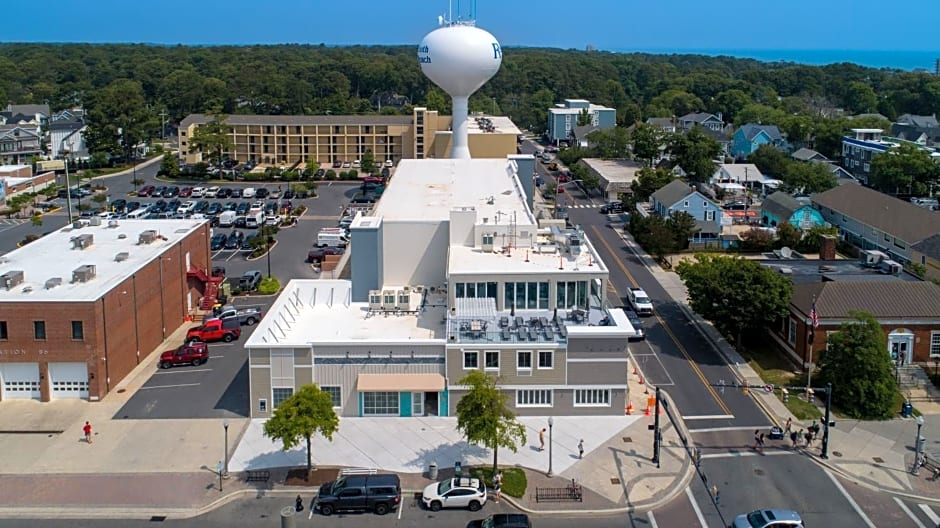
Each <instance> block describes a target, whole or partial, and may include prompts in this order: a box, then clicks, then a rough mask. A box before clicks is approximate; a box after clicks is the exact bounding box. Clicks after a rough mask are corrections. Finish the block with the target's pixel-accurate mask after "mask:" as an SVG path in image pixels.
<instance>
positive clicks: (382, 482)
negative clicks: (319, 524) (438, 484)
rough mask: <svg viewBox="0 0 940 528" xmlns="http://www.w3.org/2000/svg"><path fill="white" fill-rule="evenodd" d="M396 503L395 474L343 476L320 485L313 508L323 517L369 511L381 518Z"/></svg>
mask: <svg viewBox="0 0 940 528" xmlns="http://www.w3.org/2000/svg"><path fill="white" fill-rule="evenodd" d="M400 504H401V480H400V479H399V478H398V475H392V474H382V475H345V476H341V477H340V478H338V479H336V480H334V481H333V482H327V483H326V484H323V485H322V486H320V492H319V493H318V494H317V498H316V499H315V500H314V502H313V509H314V511H319V512H320V513H322V514H323V515H333V512H337V511H373V512H375V513H376V514H378V515H385V514H386V513H388V512H390V511H392V510H394V509H396V508H398V506H399V505H400Z"/></svg>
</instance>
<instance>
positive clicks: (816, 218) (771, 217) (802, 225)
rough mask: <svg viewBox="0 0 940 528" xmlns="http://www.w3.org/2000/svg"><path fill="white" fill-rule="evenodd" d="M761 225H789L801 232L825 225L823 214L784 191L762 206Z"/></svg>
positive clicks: (777, 193) (774, 194)
mask: <svg viewBox="0 0 940 528" xmlns="http://www.w3.org/2000/svg"><path fill="white" fill-rule="evenodd" d="M760 223H761V225H764V226H767V227H777V226H780V225H783V224H784V223H789V224H790V225H792V226H793V227H795V228H797V229H799V230H800V231H806V230H809V229H812V228H814V227H817V226H821V225H825V224H826V221H825V219H823V217H822V214H821V213H820V212H819V211H818V210H816V209H814V208H813V206H812V205H810V204H808V203H803V202H800V201H799V200H797V199H796V198H794V197H793V196H790V194H788V193H785V192H783V191H777V192H775V193H773V194H771V195H770V196H768V197H767V198H765V199H764V201H763V202H761V204H760Z"/></svg>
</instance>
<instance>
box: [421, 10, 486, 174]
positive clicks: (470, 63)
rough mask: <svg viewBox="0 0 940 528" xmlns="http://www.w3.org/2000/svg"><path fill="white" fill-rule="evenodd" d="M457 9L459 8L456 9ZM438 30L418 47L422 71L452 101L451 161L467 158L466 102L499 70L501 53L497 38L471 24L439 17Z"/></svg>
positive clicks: (468, 155)
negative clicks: (452, 159)
mask: <svg viewBox="0 0 940 528" xmlns="http://www.w3.org/2000/svg"><path fill="white" fill-rule="evenodd" d="M458 10H459V8H458ZM438 23H439V24H440V25H441V27H439V28H437V29H435V30H434V31H432V32H430V33H428V34H427V35H426V36H425V37H424V40H422V41H421V45H420V46H419V47H418V62H419V63H420V64H421V71H422V72H424V74H425V75H427V76H428V78H429V79H431V81H432V82H433V83H434V84H436V85H438V86H440V87H441V89H442V90H444V91H445V92H447V94H448V95H450V96H451V99H452V100H453V103H452V106H453V127H452V128H453V141H452V143H451V150H450V157H451V158H469V157H470V147H469V146H468V144H467V113H468V108H467V102H468V101H469V99H470V95H471V94H473V92H475V91H477V90H479V89H480V87H481V86H483V84H484V83H486V81H488V80H490V79H491V78H492V77H493V76H494V75H496V72H497V71H499V65H500V64H501V63H502V61H503V52H502V50H501V49H500V47H499V42H497V41H496V37H494V36H493V35H491V34H490V33H489V32H487V31H484V30H482V29H480V28H478V27H476V25H475V24H474V21H473V20H460V18H459V16H458V19H457V20H456V21H452V20H450V19H448V18H444V17H443V16H442V17H438Z"/></svg>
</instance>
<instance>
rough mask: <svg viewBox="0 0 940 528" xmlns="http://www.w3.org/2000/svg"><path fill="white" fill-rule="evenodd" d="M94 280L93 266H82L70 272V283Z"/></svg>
mask: <svg viewBox="0 0 940 528" xmlns="http://www.w3.org/2000/svg"><path fill="white" fill-rule="evenodd" d="M94 278H95V265H94V264H84V265H82V266H79V267H77V268H75V270H74V271H73V272H72V282H73V283H74V282H88V281H90V280H92V279H94Z"/></svg>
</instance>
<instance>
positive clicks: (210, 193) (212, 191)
mask: <svg viewBox="0 0 940 528" xmlns="http://www.w3.org/2000/svg"><path fill="white" fill-rule="evenodd" d="M193 190H195V189H193ZM202 195H203V196H204V197H206V198H215V197H216V196H218V195H219V188H218V187H209V188H208V189H206V192H204V193H203V194H202Z"/></svg>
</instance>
